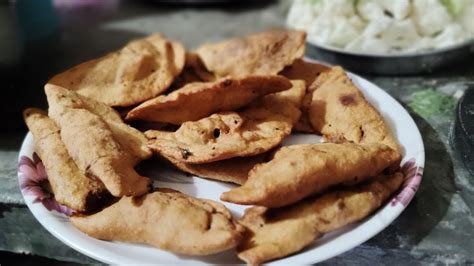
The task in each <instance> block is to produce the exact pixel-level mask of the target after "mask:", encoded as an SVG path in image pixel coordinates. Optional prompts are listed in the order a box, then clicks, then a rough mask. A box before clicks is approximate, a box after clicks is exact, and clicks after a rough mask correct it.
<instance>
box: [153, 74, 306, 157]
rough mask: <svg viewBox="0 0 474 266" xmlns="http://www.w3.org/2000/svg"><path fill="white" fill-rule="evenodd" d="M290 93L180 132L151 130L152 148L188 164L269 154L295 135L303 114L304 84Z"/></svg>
mask: <svg viewBox="0 0 474 266" xmlns="http://www.w3.org/2000/svg"><path fill="white" fill-rule="evenodd" d="M293 84H294V86H293V87H292V88H291V89H290V90H287V91H283V92H279V93H275V94H271V95H267V96H265V97H262V98H260V99H258V100H256V101H254V102H253V103H252V104H251V105H249V106H248V107H246V108H245V109H244V110H242V111H241V112H239V113H236V112H222V113H217V114H213V115H211V116H210V117H207V118H203V119H201V120H198V121H195V122H186V123H183V124H182V125H181V127H180V128H179V129H178V130H177V131H176V132H166V131H158V130H150V131H147V132H145V135H146V136H147V137H148V138H149V139H152V141H151V144H150V147H151V148H152V149H153V150H156V151H157V152H159V153H160V154H163V155H164V156H166V157H172V158H174V159H175V160H179V161H182V162H185V163H209V162H215V161H220V160H224V159H229V158H233V157H242V156H251V155H256V154H260V153H263V152H266V151H268V150H270V149H272V148H274V147H275V146H277V145H278V144H280V143H281V142H282V141H283V139H284V138H285V137H286V136H288V135H289V134H290V133H291V128H292V127H293V124H294V123H296V121H298V119H299V116H300V114H301V112H300V110H299V103H300V102H301V99H302V98H303V95H304V92H305V86H304V82H303V81H293Z"/></svg>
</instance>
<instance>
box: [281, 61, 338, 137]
mask: <svg viewBox="0 0 474 266" xmlns="http://www.w3.org/2000/svg"><path fill="white" fill-rule="evenodd" d="M328 69H329V67H328V66H325V65H321V64H317V63H311V62H306V61H304V60H302V59H298V60H296V61H295V62H294V63H293V64H292V65H290V66H287V67H285V69H283V71H281V72H280V75H282V76H285V77H287V78H288V79H301V80H304V81H305V82H306V86H307V90H306V94H305V96H304V100H303V104H302V106H301V117H300V120H299V121H298V123H296V124H295V127H294V128H293V130H294V131H298V132H307V133H314V132H315V130H314V129H313V127H312V126H311V123H310V121H309V116H308V109H309V107H310V105H311V100H312V98H313V91H314V88H315V86H311V84H313V82H314V80H315V79H316V78H317V77H318V76H319V74H321V73H322V72H323V71H325V70H328Z"/></svg>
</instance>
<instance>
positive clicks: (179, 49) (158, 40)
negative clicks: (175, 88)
mask: <svg viewBox="0 0 474 266" xmlns="http://www.w3.org/2000/svg"><path fill="white" fill-rule="evenodd" d="M184 62H185V50H184V47H183V46H182V45H181V44H180V43H178V42H175V41H170V40H167V39H165V38H164V37H163V36H161V35H159V34H154V35H151V36H148V37H146V38H143V39H139V40H134V41H132V42H130V43H129V44H127V45H126V46H125V47H123V48H122V49H120V50H119V51H116V52H112V53H109V54H107V55H105V56H103V57H101V58H98V59H93V60H90V61H87V62H84V63H82V64H80V65H77V66H75V67H73V68H71V69H69V70H66V71H65V72H63V73H60V74H58V75H56V76H54V77H53V78H52V79H51V80H50V81H49V82H48V83H50V84H54V85H58V86H61V87H65V88H68V89H70V90H73V91H75V92H77V93H79V94H81V95H84V96H87V97H89V98H92V99H95V100H97V101H101V102H104V103H106V104H108V105H111V106H131V105H136V104H139V103H141V102H143V101H145V100H148V99H151V98H153V97H155V96H157V95H159V94H161V93H163V92H164V91H165V90H166V89H167V88H168V87H169V86H170V85H171V83H172V82H173V80H174V79H175V78H176V77H177V76H178V75H179V73H180V72H181V70H182V69H183V67H184Z"/></svg>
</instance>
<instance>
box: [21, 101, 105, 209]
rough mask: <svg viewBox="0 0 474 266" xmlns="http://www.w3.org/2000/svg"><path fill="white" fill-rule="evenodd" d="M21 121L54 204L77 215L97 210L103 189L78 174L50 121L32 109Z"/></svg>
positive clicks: (43, 113)
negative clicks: (40, 166) (44, 173)
mask: <svg viewBox="0 0 474 266" xmlns="http://www.w3.org/2000/svg"><path fill="white" fill-rule="evenodd" d="M23 117H24V119H25V122H26V124H27V126H28V128H29V129H30V132H31V134H33V139H34V141H35V150H36V152H37V153H38V154H39V156H40V158H41V160H42V161H43V164H44V166H45V169H46V173H47V174H48V180H49V183H50V185H51V189H52V190H53V193H54V198H55V199H56V201H57V202H58V203H60V204H63V205H66V206H67V207H69V208H71V209H74V210H76V211H80V212H89V211H93V210H95V209H97V208H98V207H100V205H101V204H100V203H101V202H102V201H104V200H106V199H107V198H108V197H109V194H108V192H107V189H105V186H104V184H102V182H101V181H100V180H98V179H97V178H94V177H88V176H86V175H84V174H83V173H82V172H81V171H80V170H79V168H78V167H77V165H76V163H75V162H74V161H73V160H72V158H71V157H70V156H69V154H68V152H67V150H66V147H65V146H64V143H63V142H62V141H61V137H60V135H59V128H58V126H57V125H56V124H55V123H54V122H53V120H51V119H50V118H49V117H48V116H47V115H46V113H45V112H43V111H42V110H40V109H36V108H28V109H26V110H25V111H24V112H23Z"/></svg>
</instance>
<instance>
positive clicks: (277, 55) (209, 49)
mask: <svg viewBox="0 0 474 266" xmlns="http://www.w3.org/2000/svg"><path fill="white" fill-rule="evenodd" d="M305 40H306V34H305V33H304V32H303V31H295V30H286V31H283V30H279V31H270V32H262V33H257V34H252V35H248V36H245V37H240V38H233V39H229V40H225V41H222V42H219V43H215V44H205V45H203V46H201V47H199V48H198V49H197V50H196V53H197V54H198V55H199V57H200V58H201V60H202V62H203V63H204V65H205V66H206V68H207V69H208V70H209V71H211V72H213V73H214V74H215V75H216V76H217V77H227V76H231V77H245V76H248V75H276V74H277V73H278V72H280V71H281V70H282V69H283V68H284V67H285V66H287V65H291V64H292V63H293V61H294V60H295V59H298V58H301V57H303V55H304V52H305Z"/></svg>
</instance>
